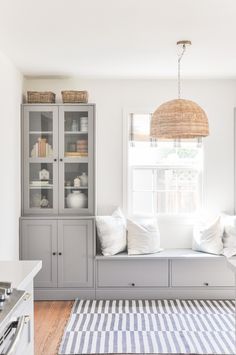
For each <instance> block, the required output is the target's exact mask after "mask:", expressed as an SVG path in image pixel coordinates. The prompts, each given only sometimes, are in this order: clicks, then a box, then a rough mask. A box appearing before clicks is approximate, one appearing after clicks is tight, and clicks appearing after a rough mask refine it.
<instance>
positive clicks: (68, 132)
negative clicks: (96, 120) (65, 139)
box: [64, 131, 88, 135]
mask: <svg viewBox="0 0 236 355" xmlns="http://www.w3.org/2000/svg"><path fill="white" fill-rule="evenodd" d="M64 133H65V134H69V135H70V134H81V135H83V134H85V135H88V132H83V131H65V132H64Z"/></svg>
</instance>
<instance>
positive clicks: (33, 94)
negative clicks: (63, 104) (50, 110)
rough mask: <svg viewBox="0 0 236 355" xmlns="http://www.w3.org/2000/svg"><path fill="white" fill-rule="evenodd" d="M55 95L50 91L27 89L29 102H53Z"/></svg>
mask: <svg viewBox="0 0 236 355" xmlns="http://www.w3.org/2000/svg"><path fill="white" fill-rule="evenodd" d="M55 101H56V95H55V94H54V92H51V91H44V92H40V91H27V102H28V103H29V104H55Z"/></svg>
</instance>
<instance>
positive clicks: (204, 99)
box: [24, 78, 236, 247]
mask: <svg viewBox="0 0 236 355" xmlns="http://www.w3.org/2000/svg"><path fill="white" fill-rule="evenodd" d="M63 89H81V90H83V89H86V90H88V91H89V101H90V102H95V103H96V105H97V116H96V119H97V204H98V214H103V213H109V212H110V211H111V210H112V208H113V206H116V205H121V206H122V115H123V109H126V108H132V109H135V108H137V109H138V108H141V109H142V108H147V109H150V110H152V109H154V108H155V107H157V106H158V105H159V104H161V103H162V102H164V101H167V100H170V99H172V98H175V97H176V92H177V82H176V80H99V79H79V78H71V79H70V78H68V79H66V78H65V79H62V78H61V79H37V78H35V79H33V78H28V79H25V83H24V90H25V91H27V90H52V91H54V92H55V93H56V94H57V100H58V101H61V94H60V92H61V90H63ZM183 97H185V98H189V99H192V100H194V101H196V102H197V103H199V104H200V105H201V106H202V107H203V108H204V109H205V111H206V112H207V114H208V117H209V123H210V136H209V137H208V138H206V139H205V140H204V145H205V197H206V201H205V206H206V209H207V210H208V211H211V213H217V212H220V211H228V212H233V209H234V186H233V183H234V175H233V167H234V160H233V109H234V107H235V106H236V81H235V80H186V81H184V87H183ZM176 223H177V224H178V225H179V223H180V222H179V221H175V222H174V221H173V223H172V224H169V223H166V222H163V221H161V231H162V235H163V238H162V245H163V247H178V246H179V247H184V246H185V247H188V246H190V245H191V226H189V225H184V226H182V230H181V228H177V229H176ZM176 231H179V232H176Z"/></svg>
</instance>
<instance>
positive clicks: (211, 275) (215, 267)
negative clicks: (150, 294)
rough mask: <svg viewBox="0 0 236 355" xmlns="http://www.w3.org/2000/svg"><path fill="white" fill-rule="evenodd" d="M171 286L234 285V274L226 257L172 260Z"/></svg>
mask: <svg viewBox="0 0 236 355" xmlns="http://www.w3.org/2000/svg"><path fill="white" fill-rule="evenodd" d="M171 269H172V271H171V273H172V286H173V287H188V286H189V287H199V286H200V287H201V286H203V287H204V286H210V287H211V286H213V287H228V286H233V285H234V275H233V273H232V272H231V270H230V269H229V268H228V267H227V264H226V259H225V258H220V259H217V258H216V259H213V260H211V261H210V262H209V260H172V265H171Z"/></svg>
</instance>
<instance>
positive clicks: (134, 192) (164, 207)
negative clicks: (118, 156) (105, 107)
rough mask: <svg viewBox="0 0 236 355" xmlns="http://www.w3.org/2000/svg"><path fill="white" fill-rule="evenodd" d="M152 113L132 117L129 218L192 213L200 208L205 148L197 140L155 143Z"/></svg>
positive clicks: (129, 164) (129, 146)
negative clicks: (151, 134)
mask: <svg viewBox="0 0 236 355" xmlns="http://www.w3.org/2000/svg"><path fill="white" fill-rule="evenodd" d="M150 118H151V114H131V115H130V122H129V123H130V124H129V127H130V130H129V140H130V142H129V145H128V210H129V214H130V215H143V216H154V215H156V214H192V213H195V212H196V211H197V210H198V209H199V208H200V206H201V199H202V169H203V148H202V146H201V145H199V144H198V143H197V141H196V140H192V141H191V140H185V141H181V142H174V141H167V140H166V141H158V142H156V141H152V140H151V139H150Z"/></svg>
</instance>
